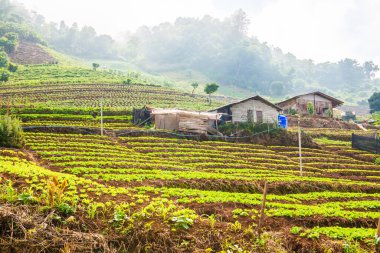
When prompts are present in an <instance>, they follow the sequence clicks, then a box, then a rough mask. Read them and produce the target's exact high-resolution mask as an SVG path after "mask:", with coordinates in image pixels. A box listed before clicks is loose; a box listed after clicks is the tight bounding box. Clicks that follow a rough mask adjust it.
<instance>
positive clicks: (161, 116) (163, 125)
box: [151, 109, 221, 134]
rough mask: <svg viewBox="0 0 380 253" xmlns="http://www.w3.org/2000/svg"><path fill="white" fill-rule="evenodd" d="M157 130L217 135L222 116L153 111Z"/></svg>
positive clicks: (164, 110) (161, 110)
mask: <svg viewBox="0 0 380 253" xmlns="http://www.w3.org/2000/svg"><path fill="white" fill-rule="evenodd" d="M151 115H152V116H153V118H154V122H155V127H156V129H166V130H172V131H181V132H190V133H198V134H207V133H208V132H209V133H216V132H217V130H216V129H215V127H216V126H217V121H218V120H219V119H220V117H221V114H219V113H210V112H193V111H183V110H177V109H153V110H152V113H151Z"/></svg>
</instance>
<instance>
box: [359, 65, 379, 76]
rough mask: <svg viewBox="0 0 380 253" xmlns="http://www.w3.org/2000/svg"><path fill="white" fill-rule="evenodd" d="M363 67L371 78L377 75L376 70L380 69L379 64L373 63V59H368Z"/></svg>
mask: <svg viewBox="0 0 380 253" xmlns="http://www.w3.org/2000/svg"><path fill="white" fill-rule="evenodd" d="M363 69H364V74H365V76H366V77H367V79H371V78H373V77H374V76H375V75H376V72H377V71H379V66H378V65H376V64H375V63H373V61H366V62H364V64H363Z"/></svg>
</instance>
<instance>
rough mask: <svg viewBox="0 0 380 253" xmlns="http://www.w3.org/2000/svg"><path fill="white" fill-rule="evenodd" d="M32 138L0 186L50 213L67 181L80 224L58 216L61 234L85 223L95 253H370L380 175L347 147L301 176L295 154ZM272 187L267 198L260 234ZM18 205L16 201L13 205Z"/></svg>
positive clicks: (9, 160) (328, 150) (6, 165)
mask: <svg viewBox="0 0 380 253" xmlns="http://www.w3.org/2000/svg"><path fill="white" fill-rule="evenodd" d="M26 135H27V136H26V137H27V143H26V144H27V147H28V148H27V150H25V151H14V150H9V149H8V150H7V149H3V150H1V154H2V155H1V158H0V175H1V176H2V177H3V178H6V179H8V180H12V181H13V182H14V185H15V187H16V186H17V187H16V188H17V189H24V192H28V193H29V194H30V195H31V196H34V197H33V198H34V199H35V200H36V201H37V202H40V203H45V204H46V194H47V193H46V185H49V182H50V181H49V180H51V178H52V177H54V176H55V177H57V180H58V181H59V182H63V180H64V179H66V180H67V183H68V187H67V189H66V190H65V191H64V193H63V194H62V196H61V202H62V203H67V204H68V205H69V207H74V208H75V217H80V218H78V220H75V221H74V222H73V223H70V222H67V220H66V221H65V220H63V221H64V222H62V219H66V218H65V217H67V216H64V215H63V214H62V212H61V214H60V215H61V216H62V217H61V223H59V222H58V223H59V224H60V226H61V227H62V228H73V227H78V226H79V224H80V223H82V224H86V225H85V227H83V225H82V227H81V228H80V230H81V232H83V233H88V232H92V233H95V232H96V233H98V234H102V236H103V237H104V238H107V239H108V240H110V241H111V242H112V243H108V244H107V243H106V244H101V243H99V242H98V243H97V244H94V245H92V246H91V247H93V248H98V250H104V249H105V247H114V248H117V249H118V250H119V251H122V250H121V249H123V250H124V252H131V251H142V252H148V251H149V252H343V251H344V252H361V251H359V249H360V248H361V249H362V250H363V251H367V252H371V251H372V252H373V251H374V247H375V240H374V235H375V233H376V225H377V221H378V219H379V217H380V166H379V165H375V164H374V163H373V162H372V161H371V159H367V160H363V159H361V158H362V156H360V157H356V154H355V155H352V150H351V149H350V147H349V146H348V145H346V144H347V143H344V142H343V143H339V144H340V145H335V144H334V145H327V144H326V141H324V140H323V139H322V140H319V142H320V143H321V144H323V145H322V148H321V149H307V148H305V149H303V155H304V158H303V162H304V168H303V175H302V176H301V175H300V173H299V165H298V151H297V148H296V147H285V146H269V147H267V146H262V145H256V144H239V143H228V142H215V141H212V142H211V141H204V142H197V141H189V140H184V139H172V138H159V137H109V136H105V137H101V136H96V135H76V134H56V133H33V132H29V133H27V134H26ZM323 141H324V142H325V143H322V142H323ZM336 146H339V148H337V147H336ZM344 151H345V152H344ZM360 155H363V156H366V155H367V154H365V153H361V154H360ZM368 157H369V155H368ZM264 181H267V182H268V194H267V196H266V200H267V202H266V207H265V212H264V214H265V215H264V219H263V222H262V223H261V224H262V226H261V229H260V230H261V231H262V232H261V233H260V234H259V235H258V234H257V231H258V226H259V225H258V224H259V223H260V217H261V215H260V210H261V203H262V198H263V194H262V192H263V187H264ZM3 182H4V180H3ZM7 184H9V183H7ZM5 187H6V184H4V183H3V189H5ZM19 191H20V190H19ZM18 194H20V192H19V193H18ZM12 196H13V197H12ZM17 196H18V195H17V194H13V195H12V194H10V195H9V194H8V197H9V198H10V199H12V198H13V200H14V201H17V200H16V199H17ZM48 199H49V198H48ZM79 221H80V222H79ZM36 229H37V232H38V231H40V230H38V228H36ZM41 233H42V232H41ZM42 235H43V236H46V235H45V234H44V233H42ZM103 237H97V238H98V239H96V240H100V239H99V238H103ZM94 240H95V239H94ZM96 240H95V241H96ZM123 242H124V243H123ZM81 245H82V246H81ZM83 245H86V240H84V242H82V244H80V243H77V244H75V243H73V244H72V245H71V246H72V247H76V250H77V251H80V250H83V248H80V247H84V246H83ZM105 245H106V246H105ZM87 247H89V246H88V245H87ZM349 250H351V251H349ZM355 250H356V251H355Z"/></svg>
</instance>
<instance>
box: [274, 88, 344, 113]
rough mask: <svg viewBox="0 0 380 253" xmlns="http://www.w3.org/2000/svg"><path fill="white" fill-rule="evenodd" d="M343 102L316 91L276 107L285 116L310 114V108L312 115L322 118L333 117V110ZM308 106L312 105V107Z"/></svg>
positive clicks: (293, 98) (278, 104)
mask: <svg viewBox="0 0 380 253" xmlns="http://www.w3.org/2000/svg"><path fill="white" fill-rule="evenodd" d="M342 104H343V101H340V100H339V99H336V98H333V97H331V96H329V95H326V94H324V93H322V92H319V91H316V92H312V93H307V94H303V95H298V96H295V97H292V98H290V99H287V100H285V101H282V102H280V103H277V104H276V105H277V106H279V107H281V108H282V111H283V112H284V113H285V114H292V113H298V114H304V115H306V114H310V111H309V110H310V108H311V110H313V113H312V114H313V115H318V116H322V117H333V114H334V113H333V108H336V107H338V106H341V105H342ZM308 105H312V107H310V106H309V110H308Z"/></svg>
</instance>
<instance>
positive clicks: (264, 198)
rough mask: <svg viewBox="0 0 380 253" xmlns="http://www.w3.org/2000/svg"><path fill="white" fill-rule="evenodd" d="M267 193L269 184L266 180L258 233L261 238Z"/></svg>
mask: <svg viewBox="0 0 380 253" xmlns="http://www.w3.org/2000/svg"><path fill="white" fill-rule="evenodd" d="M267 191H268V182H267V181H266V180H265V183H264V191H263V200H262V203H261V210H260V219H259V224H258V226H257V233H258V235H259V236H260V235H261V230H262V226H263V222H264V211H265V202H266V200H267Z"/></svg>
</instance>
